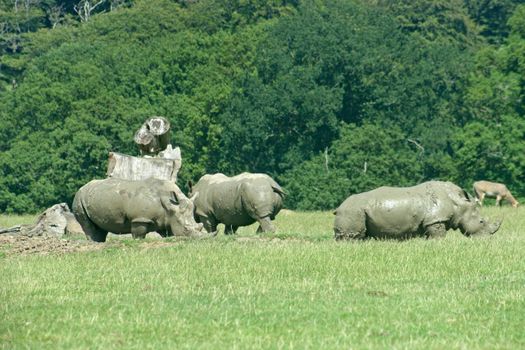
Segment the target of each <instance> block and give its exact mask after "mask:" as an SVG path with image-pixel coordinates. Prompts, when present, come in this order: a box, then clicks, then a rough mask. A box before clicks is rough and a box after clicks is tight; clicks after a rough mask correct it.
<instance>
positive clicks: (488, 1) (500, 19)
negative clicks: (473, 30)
mask: <svg viewBox="0 0 525 350" xmlns="http://www.w3.org/2000/svg"><path fill="white" fill-rule="evenodd" d="M464 2H465V5H466V6H467V9H468V12H469V14H470V16H471V18H472V19H473V20H474V21H475V22H476V23H477V24H478V25H480V27H481V34H482V35H483V36H484V37H486V38H487V39H488V40H489V41H490V42H491V43H494V44H501V43H503V42H504V40H505V38H506V37H507V36H508V34H509V26H508V20H509V18H510V17H511V16H512V14H513V13H514V10H515V8H516V6H517V5H519V4H520V3H522V2H523V1H522V0H464Z"/></svg>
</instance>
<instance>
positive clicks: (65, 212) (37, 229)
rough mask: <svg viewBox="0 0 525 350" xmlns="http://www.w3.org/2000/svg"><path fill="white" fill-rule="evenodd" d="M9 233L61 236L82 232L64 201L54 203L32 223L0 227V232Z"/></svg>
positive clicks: (32, 235)
mask: <svg viewBox="0 0 525 350" xmlns="http://www.w3.org/2000/svg"><path fill="white" fill-rule="evenodd" d="M2 233H11V234H18V235H22V236H28V237H36V236H43V237H58V238H60V237H62V236H64V235H67V234H84V232H83V231H82V228H81V227H80V224H79V223H78V221H77V220H76V219H75V216H74V215H73V213H72V212H71V210H70V209H69V206H68V205H67V204H66V203H60V204H55V205H53V206H52V207H50V208H48V209H46V210H45V211H44V212H43V213H42V214H40V215H39V216H38V218H37V219H36V222H35V223H34V224H32V225H17V226H13V227H10V228H6V229H0V234H2Z"/></svg>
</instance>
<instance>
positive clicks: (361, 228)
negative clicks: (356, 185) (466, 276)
mask: <svg viewBox="0 0 525 350" xmlns="http://www.w3.org/2000/svg"><path fill="white" fill-rule="evenodd" d="M334 214H335V215H336V216H335V222H334V233H335V238H336V239H337V240H340V239H364V238H380V239H383V238H394V239H407V238H411V237H416V236H423V237H427V238H433V237H440V236H444V235H445V233H446V232H447V230H449V229H454V230H455V229H459V230H460V231H461V233H463V234H464V235H466V236H470V235H478V234H493V233H495V232H496V231H497V230H498V229H499V227H500V224H501V222H496V223H489V222H487V221H485V220H484V219H483V218H481V217H480V214H479V210H478V208H477V206H476V203H475V201H474V199H473V198H472V197H471V196H470V195H469V194H468V193H466V192H465V191H464V190H462V189H461V188H459V187H458V186H456V185H454V184H453V183H451V182H442V181H429V182H425V183H422V184H420V185H417V186H413V187H380V188H377V189H375V190H372V191H369V192H364V193H360V194H356V195H352V196H350V197H348V198H347V199H346V200H345V201H344V202H343V203H342V204H341V206H339V208H337V209H336V211H335V213H334Z"/></svg>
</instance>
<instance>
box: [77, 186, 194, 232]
mask: <svg viewBox="0 0 525 350" xmlns="http://www.w3.org/2000/svg"><path fill="white" fill-rule="evenodd" d="M197 196H198V194H197V193H196V194H195V195H194V196H193V197H192V198H189V199H188V197H186V196H185V195H184V193H182V191H181V190H180V188H179V187H178V186H177V185H176V184H175V183H174V182H172V181H168V180H159V179H154V178H149V179H146V180H124V179H117V178H107V179H104V180H93V181H90V182H88V183H87V184H85V185H84V186H82V187H81V188H80V189H79V190H78V192H77V193H76V195H75V198H74V200H73V214H74V215H75V218H76V219H77V221H78V222H79V223H80V226H82V229H83V230H84V232H85V234H86V236H87V238H88V239H90V240H93V241H95V242H105V241H106V237H107V234H108V232H112V233H116V234H124V233H131V234H132V236H133V238H144V237H145V236H146V234H147V233H148V232H152V231H156V232H158V233H159V234H160V235H161V236H163V237H166V236H171V235H175V236H191V237H195V236H201V235H202V234H203V233H204V232H202V224H198V223H197V222H195V219H194V217H193V210H194V205H193V202H194V201H195V198H196V197H197Z"/></svg>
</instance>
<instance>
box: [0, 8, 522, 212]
mask: <svg viewBox="0 0 525 350" xmlns="http://www.w3.org/2000/svg"><path fill="white" fill-rule="evenodd" d="M523 2H524V1H523V0H433V1H431V0H404V1H403V0H375V1H374V0H353V1H351V0H328V1H323V0H304V1H303V0H267V1H263V0H186V1H183V0H179V1H174V0H93V1H88V0H82V1H79V0H70V1H60V0H0V55H1V56H0V135H2V137H1V138H0V212H7V213H24V212H36V211H38V210H41V209H43V208H45V207H48V206H50V205H52V204H55V203H58V202H68V203H70V202H71V200H72V198H73V196H74V193H75V192H76V190H77V189H78V188H79V187H80V186H82V185H83V184H84V183H86V182H88V181H89V180H91V179H93V178H101V177H104V175H105V170H106V164H107V158H108V152H109V151H118V152H123V153H128V154H135V155H136V154H138V149H137V148H136V146H135V145H134V143H133V134H134V132H135V131H136V130H137V129H138V128H139V127H140V125H141V124H142V122H143V121H144V120H145V119H146V118H148V117H150V116H153V115H161V116H165V117H167V118H168V119H169V120H170V121H171V123H172V127H173V140H172V141H173V142H172V143H173V144H174V145H178V146H179V147H180V148H181V150H182V156H183V168H182V171H181V173H180V183H181V186H182V187H183V188H184V185H183V184H184V183H185V182H186V180H189V179H193V180H197V179H198V178H199V177H200V176H202V175H203V174H205V173H212V172H219V171H220V172H223V173H226V174H229V175H233V174H236V173H239V172H242V171H250V172H265V173H268V174H270V175H272V176H274V177H275V178H276V179H277V181H278V182H280V183H281V184H282V185H283V186H284V187H285V188H286V189H287V191H288V192H289V196H288V198H287V202H286V204H287V206H288V207H289V208H294V209H330V208H334V207H336V206H337V205H338V204H339V203H340V202H341V201H342V200H343V199H344V198H346V197H347V196H348V195H350V194H351V193H356V192H360V191H364V190H369V189H372V188H374V187H377V186H381V185H413V184H416V183H419V182H421V181H425V180H430V179H441V180H450V181H454V182H456V183H458V184H459V185H461V186H462V187H464V188H465V189H468V190H470V189H471V186H472V182H473V181H474V180H478V179H487V180H493V181H500V182H504V183H506V184H507V185H508V186H509V188H510V189H511V190H512V191H513V192H514V193H515V194H516V195H518V196H525V172H524V170H525V118H524V112H525V111H524V110H525V105H524V97H525V5H523Z"/></svg>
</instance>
